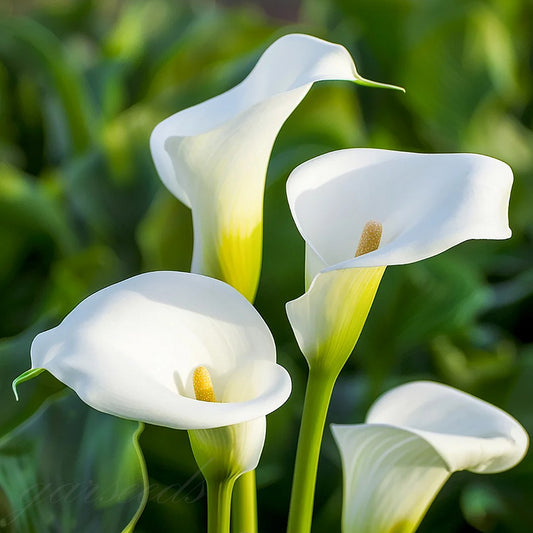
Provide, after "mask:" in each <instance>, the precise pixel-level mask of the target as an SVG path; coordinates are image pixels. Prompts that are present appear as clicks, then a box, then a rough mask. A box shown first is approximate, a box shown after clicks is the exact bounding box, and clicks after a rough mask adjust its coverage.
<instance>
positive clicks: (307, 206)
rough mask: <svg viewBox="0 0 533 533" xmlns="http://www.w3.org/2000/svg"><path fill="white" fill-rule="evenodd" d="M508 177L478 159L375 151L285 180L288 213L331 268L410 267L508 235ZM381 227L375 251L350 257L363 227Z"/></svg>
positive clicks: (328, 159)
mask: <svg viewBox="0 0 533 533" xmlns="http://www.w3.org/2000/svg"><path fill="white" fill-rule="evenodd" d="M511 185H512V171H511V169H510V168H509V167H508V166H507V165H506V164H505V163H503V162H501V161H498V160H496V159H492V158H490V157H486V156H482V155H477V154H416V153H407V152H394V151H388V150H374V149H350V150H340V151H337V152H331V153H328V154H325V155H323V156H320V157H317V158H315V159H312V160H311V161H308V162H306V163H303V164H302V165H300V166H299V167H297V168H296V169H295V170H294V171H293V172H292V174H291V175H290V176H289V179H288V181H287V195H288V198H289V204H290V208H291V211H292V215H293V217H294V220H295V222H296V225H297V226H298V229H299V231H300V233H301V234H302V236H303V237H304V239H305V241H306V243H307V244H308V246H310V247H311V248H313V250H314V251H315V253H316V254H317V255H318V256H319V257H320V258H321V259H322V260H323V261H324V263H326V264H327V265H329V268H330V269H335V268H350V267H370V266H379V265H395V264H404V263H412V262H414V261H419V260H421V259H425V258H427V257H430V256H433V255H436V254H438V253H440V252H443V251H444V250H446V249H448V248H450V247H451V246H454V245H456V244H458V243H460V242H463V241H465V240H467V239H505V238H508V237H510V235H511V231H510V229H509V225H508V215H507V209H508V204H509V195H510V190H511ZM369 220H376V221H378V222H381V223H382V225H383V236H382V241H381V246H380V247H379V249H378V250H376V251H374V252H371V253H368V254H365V255H362V256H359V257H357V258H354V257H353V256H354V252H355V250H356V248H357V243H358V242H359V238H360V236H361V231H362V229H363V227H364V224H365V223H366V222H368V221H369Z"/></svg>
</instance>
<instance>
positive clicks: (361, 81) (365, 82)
mask: <svg viewBox="0 0 533 533" xmlns="http://www.w3.org/2000/svg"><path fill="white" fill-rule="evenodd" d="M353 82H354V83H356V84H357V85H362V86H364V87H372V88H374V89H391V90H393V91H399V92H401V93H403V94H405V93H406V90H405V89H404V88H403V87H401V86H399V85H393V84H391V83H384V82H381V81H373V80H369V79H367V78H363V77H362V76H360V75H359V74H358V73H357V72H356V74H355V79H354V80H353Z"/></svg>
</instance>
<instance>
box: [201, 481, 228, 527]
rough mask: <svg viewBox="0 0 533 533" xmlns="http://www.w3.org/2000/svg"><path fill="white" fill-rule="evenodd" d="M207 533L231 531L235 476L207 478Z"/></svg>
mask: <svg viewBox="0 0 533 533" xmlns="http://www.w3.org/2000/svg"><path fill="white" fill-rule="evenodd" d="M206 481H207V533H229V531H230V529H229V525H230V515H231V493H232V491H233V485H234V483H235V478H230V479H206Z"/></svg>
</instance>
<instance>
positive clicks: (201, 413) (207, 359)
mask: <svg viewBox="0 0 533 533" xmlns="http://www.w3.org/2000/svg"><path fill="white" fill-rule="evenodd" d="M31 360H32V369H33V370H37V369H46V370H48V371H49V372H50V373H51V374H53V375H54V376H55V377H56V378H57V379H59V380H60V381H62V382H63V383H65V384H66V385H67V386H69V387H70V388H72V389H74V391H75V392H76V393H77V394H78V396H79V397H80V398H81V399H82V400H83V401H84V402H85V403H87V404H88V405H90V406H91V407H93V408H95V409H97V410H99V411H102V412H104V413H109V414H112V415H116V416H119V417H122V418H129V419H133V420H139V421H142V422H149V423H151V424H156V425H161V426H167V427H170V428H177V429H189V430H194V429H200V430H204V429H207V428H218V427H220V426H231V425H236V426H235V427H240V428H241V429H240V430H239V435H238V436H239V438H241V439H244V440H246V442H250V443H253V450H250V449H249V447H248V449H243V450H242V452H243V454H244V455H245V456H246V457H244V458H242V461H243V462H244V463H246V469H250V468H255V465H256V464H257V461H258V459H259V455H260V453H261V450H262V447H263V440H264V431H265V429H264V427H265V418H264V417H265V415H266V414H268V413H270V412H271V411H274V410H275V409H277V408H278V407H279V406H280V405H282V404H283V403H284V402H285V400H286V399H287V398H288V396H289V394H290V389H291V382H290V377H289V375H288V373H287V372H286V370H285V369H284V368H283V367H281V366H279V365H278V364H276V348H275V345H274V340H273V338H272V335H271V333H270V331H269V329H268V327H267V325H266V324H265V322H264V321H263V319H262V318H261V316H260V315H259V314H258V313H257V311H256V310H255V309H254V308H253V307H252V305H251V304H250V303H249V302H248V301H247V300H246V299H245V298H244V297H243V296H242V295H241V294H240V293H238V292H237V291H236V290H235V289H233V288H232V287H230V286H229V285H227V284H225V283H223V282H221V281H218V280H214V279H212V278H208V277H205V276H201V275H198V274H188V273H183V272H151V273H146V274H141V275H138V276H135V277H133V278H129V279H127V280H125V281H122V282H120V283H117V284H115V285H111V286H110V287H107V288H105V289H102V290H100V291H98V292H96V293H95V294H93V295H91V296H89V297H88V298H87V299H85V300H84V301H83V302H81V303H80V304H79V305H78V306H77V307H76V308H75V309H74V310H73V311H72V312H71V313H70V314H69V315H67V317H66V318H65V319H64V320H63V322H61V324H60V325H59V326H57V327H55V328H53V329H51V330H48V331H45V332H43V333H40V334H39V335H37V337H36V338H35V339H34V341H33V344H32V347H31ZM199 366H203V367H205V368H207V369H208V371H209V372H210V374H211V377H212V380H213V387H214V391H215V395H216V398H217V400H218V402H216V403H215V402H206V401H199V400H196V399H195V391H194V387H193V383H192V375H193V372H194V370H195V368H197V367H199Z"/></svg>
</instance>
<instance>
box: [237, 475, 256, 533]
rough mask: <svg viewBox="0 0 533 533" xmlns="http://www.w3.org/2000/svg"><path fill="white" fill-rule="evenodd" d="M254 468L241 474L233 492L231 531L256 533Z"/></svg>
mask: <svg viewBox="0 0 533 533" xmlns="http://www.w3.org/2000/svg"><path fill="white" fill-rule="evenodd" d="M256 494H257V491H256V486H255V470H251V471H250V472H246V474H243V475H242V476H241V477H240V478H239V479H238V480H237V483H236V484H235V490H234V492H233V506H232V509H233V523H232V528H231V530H232V531H233V533H257V497H256Z"/></svg>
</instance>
